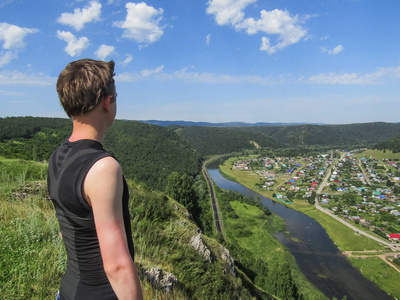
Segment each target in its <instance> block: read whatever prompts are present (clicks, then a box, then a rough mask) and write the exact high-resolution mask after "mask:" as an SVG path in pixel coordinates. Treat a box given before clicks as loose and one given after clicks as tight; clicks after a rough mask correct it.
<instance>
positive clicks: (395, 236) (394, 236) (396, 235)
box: [387, 233, 400, 242]
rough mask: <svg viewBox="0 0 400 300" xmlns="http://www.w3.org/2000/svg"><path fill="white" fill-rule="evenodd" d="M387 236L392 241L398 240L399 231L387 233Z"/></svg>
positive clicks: (399, 237) (399, 239)
mask: <svg viewBox="0 0 400 300" xmlns="http://www.w3.org/2000/svg"><path fill="white" fill-rule="evenodd" d="M387 236H388V237H389V240H390V241H392V242H398V241H400V233H389V234H388V235H387Z"/></svg>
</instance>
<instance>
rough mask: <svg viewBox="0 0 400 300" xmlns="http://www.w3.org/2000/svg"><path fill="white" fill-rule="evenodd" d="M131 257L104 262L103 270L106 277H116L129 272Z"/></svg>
mask: <svg viewBox="0 0 400 300" xmlns="http://www.w3.org/2000/svg"><path fill="white" fill-rule="evenodd" d="M132 264H133V262H132V260H131V259H118V260H116V261H108V262H104V271H105V272H106V274H107V276H108V277H111V278H118V277H119V276H124V274H125V273H127V272H131V270H132Z"/></svg>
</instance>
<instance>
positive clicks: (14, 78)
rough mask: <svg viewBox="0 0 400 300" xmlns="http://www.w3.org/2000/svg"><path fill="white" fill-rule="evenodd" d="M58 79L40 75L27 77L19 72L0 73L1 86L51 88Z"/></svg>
mask: <svg viewBox="0 0 400 300" xmlns="http://www.w3.org/2000/svg"><path fill="white" fill-rule="evenodd" d="M56 80H57V79H56V78H53V77H49V76H45V75H43V74H39V75H27V74H24V73H21V72H19V71H13V72H10V71H3V72H2V73H0V85H16V84H18V85H34V86H51V85H54V83H55V82H56Z"/></svg>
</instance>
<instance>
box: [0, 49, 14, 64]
mask: <svg viewBox="0 0 400 300" xmlns="http://www.w3.org/2000/svg"><path fill="white" fill-rule="evenodd" d="M17 57H18V56H17V54H16V53H15V52H12V51H6V52H1V53H0V68H1V67H3V66H5V65H7V64H8V63H9V62H10V61H11V60H12V59H14V58H17Z"/></svg>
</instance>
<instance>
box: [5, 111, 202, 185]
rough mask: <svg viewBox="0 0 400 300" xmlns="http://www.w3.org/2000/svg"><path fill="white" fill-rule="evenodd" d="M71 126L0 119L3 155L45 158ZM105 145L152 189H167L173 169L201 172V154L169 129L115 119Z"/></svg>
mask: <svg viewBox="0 0 400 300" xmlns="http://www.w3.org/2000/svg"><path fill="white" fill-rule="evenodd" d="M71 129H72V122H71V121H70V120H69V119H61V118H38V117H12V118H0V156H4V157H7V158H22V159H28V160H36V161H46V160H48V158H49V157H50V155H51V153H52V152H53V151H54V150H55V149H56V148H57V147H58V145H60V143H62V141H63V140H65V139H66V138H68V136H69V135H70V133H71ZM104 146H105V149H106V150H108V151H110V152H112V153H113V154H115V156H116V157H117V158H118V159H119V161H120V162H121V165H122V168H123V171H124V174H125V176H126V177H128V178H131V179H137V180H139V181H143V182H145V183H146V184H147V185H149V186H151V187H153V188H157V189H164V188H165V186H166V183H167V177H168V175H169V174H170V173H171V172H172V171H177V172H179V173H181V174H184V173H186V174H188V175H192V176H195V175H197V174H199V173H200V157H199V155H198V154H197V153H196V151H194V150H193V149H192V147H191V146H190V145H189V144H188V142H187V141H185V140H184V139H183V138H182V137H180V136H179V135H177V134H176V133H175V132H173V131H171V130H170V129H168V128H164V127H160V126H156V125H150V124H144V123H140V122H136V121H120V120H116V121H115V122H114V125H113V126H112V127H111V128H110V129H109V132H108V134H107V137H106V140H105V145H104Z"/></svg>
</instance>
